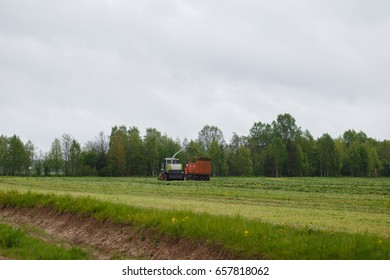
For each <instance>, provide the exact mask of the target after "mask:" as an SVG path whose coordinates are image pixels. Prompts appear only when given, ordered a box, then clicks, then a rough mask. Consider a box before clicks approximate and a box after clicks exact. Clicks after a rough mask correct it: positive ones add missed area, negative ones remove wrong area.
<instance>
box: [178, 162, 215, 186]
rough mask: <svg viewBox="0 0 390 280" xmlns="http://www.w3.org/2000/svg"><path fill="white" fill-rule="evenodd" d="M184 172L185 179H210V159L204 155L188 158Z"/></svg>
mask: <svg viewBox="0 0 390 280" xmlns="http://www.w3.org/2000/svg"><path fill="white" fill-rule="evenodd" d="M184 174H185V178H186V180H202V181H210V175H211V159H210V158H205V157H198V158H190V159H189V160H188V163H187V165H186V169H185V171H184Z"/></svg>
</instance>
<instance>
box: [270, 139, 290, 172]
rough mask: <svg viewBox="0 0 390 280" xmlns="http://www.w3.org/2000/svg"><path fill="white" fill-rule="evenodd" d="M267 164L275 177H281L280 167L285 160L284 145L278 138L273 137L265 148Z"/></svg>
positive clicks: (285, 151)
mask: <svg viewBox="0 0 390 280" xmlns="http://www.w3.org/2000/svg"><path fill="white" fill-rule="evenodd" d="M267 159H268V160H267V162H269V163H270V165H269V168H270V169H271V170H272V175H273V176H275V177H279V176H282V166H283V163H284V162H285V161H286V159H287V150H286V145H285V144H284V142H283V141H282V139H281V138H279V137H274V138H273V139H272V142H271V144H270V145H268V147H267Z"/></svg>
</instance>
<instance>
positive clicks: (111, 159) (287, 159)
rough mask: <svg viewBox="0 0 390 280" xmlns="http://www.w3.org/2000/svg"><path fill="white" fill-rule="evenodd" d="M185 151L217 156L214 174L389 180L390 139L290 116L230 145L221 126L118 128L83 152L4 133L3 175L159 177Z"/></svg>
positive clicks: (67, 143) (0, 147) (62, 142)
mask: <svg viewBox="0 0 390 280" xmlns="http://www.w3.org/2000/svg"><path fill="white" fill-rule="evenodd" d="M183 147H187V149H186V150H185V151H184V152H182V153H180V154H179V155H178V156H177V157H178V158H179V160H180V161H181V162H182V163H186V161H187V159H188V158H190V157H194V156H207V157H211V159H212V170H213V171H212V172H213V175H214V176H273V177H280V176H286V177H298V176H322V177H328V176H363V177H371V176H372V177H377V176H390V141H389V140H384V141H378V140H375V139H373V138H370V137H368V136H367V135H366V134H365V133H364V132H362V131H359V132H356V131H354V130H347V131H345V132H344V133H343V135H342V136H340V137H338V138H336V139H333V138H332V137H331V136H330V135H329V134H328V133H324V134H323V135H322V136H321V137H319V138H317V139H314V137H313V136H312V135H311V134H310V132H309V131H308V130H305V131H303V130H302V129H301V128H300V127H299V126H297V124H296V121H295V118H294V117H293V116H291V115H290V114H281V115H278V116H277V119H276V120H274V121H273V122H272V123H263V122H255V123H254V124H253V126H252V127H251V129H250V131H249V134H248V135H246V136H240V135H238V134H236V133H233V136H232V138H231V140H230V142H229V143H227V142H226V141H225V139H224V135H223V132H222V131H221V129H219V128H218V127H216V126H210V125H205V126H204V127H203V128H202V130H201V131H199V133H198V138H197V139H192V140H188V139H184V141H183V142H180V140H179V139H177V140H173V139H172V138H171V137H168V136H167V135H166V134H162V133H161V132H160V131H158V130H157V129H155V128H148V129H146V133H145V135H144V136H142V135H141V133H140V131H139V130H138V128H136V127H126V126H124V125H122V126H114V127H113V128H112V129H111V133H110V135H108V136H107V135H105V134H104V133H103V132H100V133H99V135H98V136H97V137H95V139H94V140H92V141H89V142H87V143H86V144H85V145H84V146H83V147H82V146H81V144H80V143H79V142H78V141H77V140H76V139H74V138H73V137H72V136H71V135H69V134H63V135H62V136H61V137H59V138H56V139H54V140H53V142H52V145H51V148H50V150H49V151H47V152H46V153H43V152H41V151H40V152H39V151H38V149H37V148H36V147H35V145H34V144H33V143H32V142H31V141H27V142H26V143H23V141H21V139H20V138H19V137H18V136H16V135H14V136H12V137H6V136H0V174H1V175H11V176H27V175H34V176H49V175H57V176H58V175H61V176H157V174H158V173H159V168H160V162H161V160H162V159H163V158H165V157H170V156H172V155H173V154H174V153H175V152H177V151H179V150H180V149H182V148H183Z"/></svg>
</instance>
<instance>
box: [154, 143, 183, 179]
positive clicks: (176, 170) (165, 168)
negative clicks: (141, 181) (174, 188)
mask: <svg viewBox="0 0 390 280" xmlns="http://www.w3.org/2000/svg"><path fill="white" fill-rule="evenodd" d="M184 150H185V148H183V149H181V150H180V151H178V152H176V153H175V154H174V155H173V156H172V157H170V158H164V159H163V161H162V162H161V171H160V175H159V176H158V179H159V180H167V181H169V180H184V172H183V166H182V165H181V163H179V160H178V159H177V158H176V155H177V154H178V153H180V152H182V151H184Z"/></svg>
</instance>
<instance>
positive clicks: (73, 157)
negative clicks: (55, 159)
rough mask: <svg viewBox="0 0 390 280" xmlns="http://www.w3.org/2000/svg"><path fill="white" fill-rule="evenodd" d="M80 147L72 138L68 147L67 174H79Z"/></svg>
mask: <svg viewBox="0 0 390 280" xmlns="http://www.w3.org/2000/svg"><path fill="white" fill-rule="evenodd" d="M80 154H81V147H80V144H79V142H77V141H76V140H75V139H72V142H71V144H70V147H69V163H68V168H69V170H68V175H69V176H77V175H79V174H80V166H81V164H80V163H81V157H80Z"/></svg>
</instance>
